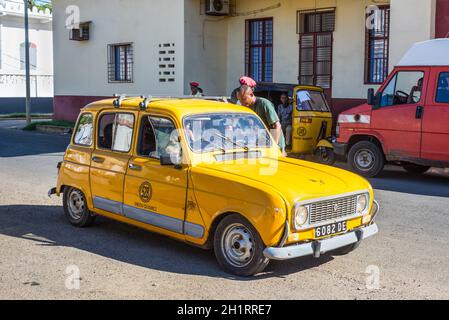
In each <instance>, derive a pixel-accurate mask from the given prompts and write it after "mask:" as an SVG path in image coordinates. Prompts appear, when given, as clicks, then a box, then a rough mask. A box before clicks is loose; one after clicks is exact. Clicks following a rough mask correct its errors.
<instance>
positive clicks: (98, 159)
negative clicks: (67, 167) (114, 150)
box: [92, 156, 104, 163]
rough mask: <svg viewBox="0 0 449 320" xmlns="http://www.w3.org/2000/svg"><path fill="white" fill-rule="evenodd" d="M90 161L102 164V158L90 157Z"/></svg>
mask: <svg viewBox="0 0 449 320" xmlns="http://www.w3.org/2000/svg"><path fill="white" fill-rule="evenodd" d="M92 161H93V162H96V163H103V162H104V158H102V157H95V156H94V157H92Z"/></svg>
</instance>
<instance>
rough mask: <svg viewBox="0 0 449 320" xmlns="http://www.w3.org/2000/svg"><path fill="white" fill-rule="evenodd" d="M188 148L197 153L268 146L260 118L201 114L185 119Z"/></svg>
mask: <svg viewBox="0 0 449 320" xmlns="http://www.w3.org/2000/svg"><path fill="white" fill-rule="evenodd" d="M184 131H185V135H186V138H187V141H188V143H189V145H190V148H191V149H192V150H193V151H194V152H196V153H204V152H214V151H222V152H226V151H228V150H232V149H244V150H246V151H249V150H250V149H252V148H267V147H271V137H270V134H269V132H268V131H267V129H266V128H265V126H264V125H263V123H262V121H261V120H260V119H259V118H258V117H256V116H255V115H252V114H236V113H221V114H203V115H193V116H188V117H186V118H185V119H184Z"/></svg>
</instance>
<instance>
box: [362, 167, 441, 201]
mask: <svg viewBox="0 0 449 320" xmlns="http://www.w3.org/2000/svg"><path fill="white" fill-rule="evenodd" d="M370 182H371V184H372V186H373V188H375V189H378V190H385V191H394V192H402V193H409V194H415V195H423V196H434V197H449V176H448V175H447V174H442V173H438V172H429V173H426V174H411V173H408V172H406V171H402V170H401V169H396V168H394V169H392V170H385V171H383V172H382V173H381V175H380V176H379V177H377V178H373V179H370Z"/></svg>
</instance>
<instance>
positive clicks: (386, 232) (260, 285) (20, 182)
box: [0, 121, 449, 299]
mask: <svg viewBox="0 0 449 320" xmlns="http://www.w3.org/2000/svg"><path fill="white" fill-rule="evenodd" d="M5 127H10V125H7V124H6V123H5V122H2V121H0V298H6V299H10V298H25V299H34V298H38V299H47V298H61V299H72V298H73V299H77V298H83V299H96V298H106V299H109V298H111V299H112V298H118V299H122V298H131V299H141V298H149V299H158V298H168V299H176V298H186V299H210V298H217V299H218V298H224V299H267V298H268V299H276V298H285V299H316V298H324V299H335V298H341V299H374V298H380V299H393V298H399V299H405V298H417V299H448V298H449V270H448V268H447V266H448V265H449V250H448V243H449V232H448V230H449V176H448V175H444V174H440V173H438V174H436V173H432V174H426V175H424V176H411V175H409V174H407V173H405V172H403V171H401V170H400V169H394V168H390V169H388V170H387V171H386V172H385V173H384V174H383V176H382V177H380V178H378V179H373V180H372V183H373V185H374V186H375V188H376V197H377V198H378V200H379V201H380V203H381V205H382V213H381V214H380V216H379V219H378V224H379V227H380V233H379V234H378V235H377V236H376V237H374V238H372V239H368V240H367V241H366V242H364V243H363V244H362V245H361V246H360V247H359V249H358V250H357V251H355V252H353V253H352V254H350V255H348V256H345V257H333V256H323V257H322V258H320V259H318V260H316V259H313V258H301V259H296V260H293V261H289V262H273V263H271V264H270V265H269V267H268V269H267V270H266V272H265V273H264V274H262V275H260V276H257V277H254V278H251V279H245V278H236V277H233V276H230V275H228V274H226V273H224V272H222V271H221V270H220V269H219V268H218V266H217V264H216V262H215V258H214V255H213V253H212V252H208V251H202V250H200V249H197V248H194V247H190V246H188V245H185V244H183V243H178V242H176V241H173V240H170V239H167V238H165V237H162V236H159V235H156V234H151V233H148V232H145V231H141V230H138V229H136V228H134V227H130V226H127V225H122V224H120V223H117V222H114V221H110V220H107V219H104V218H100V219H98V220H97V222H96V224H95V225H94V226H93V227H92V228H89V229H82V230H80V229H75V228H73V227H71V226H69V225H68V224H67V223H66V221H65V220H64V217H63V213H62V208H61V203H60V199H57V198H56V199H48V198H47V196H46V192H47V190H48V189H49V188H50V187H51V186H54V183H55V179H56V168H55V167H56V164H57V162H58V161H60V159H61V158H62V155H63V152H64V149H65V147H66V145H67V142H68V137H67V136H54V135H45V134H38V133H29V132H22V131H19V130H12V129H7V128H5ZM73 265H75V266H77V268H79V271H80V279H81V280H80V288H79V290H69V289H67V287H66V282H67V280H68V279H69V280H70V278H68V277H69V276H71V275H74V273H73V270H74V269H70V266H73ZM67 267H69V269H67ZM377 268H378V270H379V276H380V277H379V279H380V281H379V289H374V290H372V289H373V288H371V287H367V286H366V283H367V282H366V281H367V277H368V276H369V275H368V274H366V273H365V272H366V271H370V272H374V273H371V274H375V273H376V272H377V271H376V270H377ZM67 272H68V273H67ZM68 284H69V287H70V284H76V283H73V282H70V281H69V282H68ZM374 287H375V282H374Z"/></svg>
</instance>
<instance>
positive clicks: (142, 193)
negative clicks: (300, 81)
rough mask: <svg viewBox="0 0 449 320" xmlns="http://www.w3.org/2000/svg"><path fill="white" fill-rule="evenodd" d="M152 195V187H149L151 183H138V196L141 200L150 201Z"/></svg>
mask: <svg viewBox="0 0 449 320" xmlns="http://www.w3.org/2000/svg"><path fill="white" fill-rule="evenodd" d="M152 195H153V189H152V188H151V184H150V183H149V182H144V183H142V184H141V185H140V188H139V198H140V200H142V202H145V203H147V202H150V200H151V196H152Z"/></svg>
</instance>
